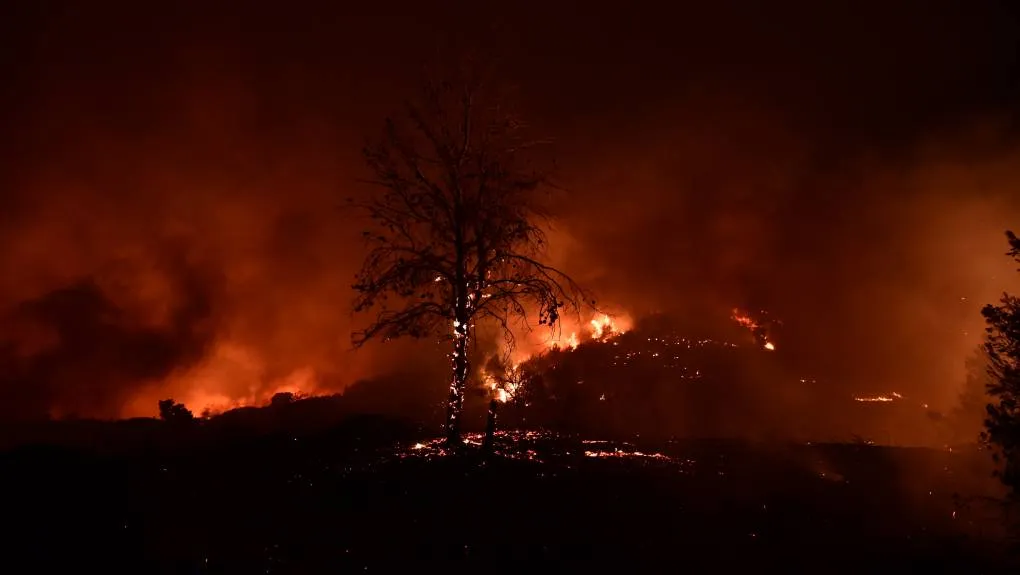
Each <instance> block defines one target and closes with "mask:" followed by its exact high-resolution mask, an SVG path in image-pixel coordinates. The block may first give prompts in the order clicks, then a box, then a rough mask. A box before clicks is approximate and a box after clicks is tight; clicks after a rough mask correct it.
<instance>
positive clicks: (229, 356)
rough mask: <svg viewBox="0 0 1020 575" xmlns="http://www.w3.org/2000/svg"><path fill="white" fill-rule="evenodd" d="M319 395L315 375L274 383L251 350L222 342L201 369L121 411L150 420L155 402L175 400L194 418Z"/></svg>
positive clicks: (173, 378) (305, 372) (179, 375)
mask: <svg viewBox="0 0 1020 575" xmlns="http://www.w3.org/2000/svg"><path fill="white" fill-rule="evenodd" d="M319 389H320V386H319V374H318V373H316V371H315V370H314V369H313V368H311V367H302V368H299V369H296V370H294V371H292V372H290V373H288V374H287V375H285V376H283V377H279V378H274V377H271V376H270V375H269V369H268V366H267V365H266V364H265V362H264V361H262V359H261V358H260V357H259V355H258V354H256V353H255V352H254V350H252V349H250V348H248V347H246V346H243V345H239V344H236V343H232V342H220V343H218V344H217V345H216V346H215V347H214V348H213V349H212V352H211V354H210V355H209V357H208V358H206V359H205V360H204V361H202V362H201V363H199V364H197V365H195V366H192V367H190V368H188V369H184V370H180V371H177V372H174V373H173V374H171V375H170V376H169V377H168V378H166V380H164V381H162V382H161V383H160V384H159V387H158V389H153V390H151V391H146V392H145V393H140V394H138V395H137V396H135V397H134V398H132V400H131V401H130V402H129V403H128V404H127V405H125V406H124V408H123V413H124V414H125V415H126V416H151V415H154V413H153V412H154V411H155V409H156V404H157V401H158V400H160V399H166V398H167V397H173V398H174V399H176V400H178V401H180V402H181V403H183V404H184V405H185V407H187V408H188V409H189V410H191V412H192V413H194V414H195V415H203V414H209V415H215V414H218V413H223V412H224V411H229V410H231V409H236V408H239V407H257V406H261V405H267V404H268V403H269V402H270V400H271V399H272V397H273V396H274V395H276V394H277V393H284V392H289V393H293V394H295V395H298V396H307V395H314V394H315V393H316V392H317V391H318V390H319Z"/></svg>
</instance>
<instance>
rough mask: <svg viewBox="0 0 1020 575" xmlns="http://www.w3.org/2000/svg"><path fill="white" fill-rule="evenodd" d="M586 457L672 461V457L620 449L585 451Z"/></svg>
mask: <svg viewBox="0 0 1020 575" xmlns="http://www.w3.org/2000/svg"><path fill="white" fill-rule="evenodd" d="M584 456H585V457H618V458H625V457H645V458H649V459H663V460H667V461H668V460H671V459H672V458H671V457H670V456H668V455H663V454H661V453H643V452H641V451H624V450H622V449H619V448H616V449H613V450H612V451H585V452H584Z"/></svg>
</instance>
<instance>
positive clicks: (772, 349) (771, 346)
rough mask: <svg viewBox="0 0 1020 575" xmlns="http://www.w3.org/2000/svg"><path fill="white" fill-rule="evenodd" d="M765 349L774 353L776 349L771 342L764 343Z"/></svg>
mask: <svg viewBox="0 0 1020 575" xmlns="http://www.w3.org/2000/svg"><path fill="white" fill-rule="evenodd" d="M765 349H767V350H769V351H774V350H775V349H776V345H775V344H774V343H772V342H771V341H766V342H765Z"/></svg>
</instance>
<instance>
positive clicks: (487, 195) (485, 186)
mask: <svg viewBox="0 0 1020 575" xmlns="http://www.w3.org/2000/svg"><path fill="white" fill-rule="evenodd" d="M485 88H486V86H485V85H484V83H483V82H481V81H479V80H478V79H477V78H466V79H465V78H461V79H458V81H442V82H426V83H425V85H424V88H423V90H422V91H421V94H420V97H419V98H417V99H415V100H413V101H410V102H408V103H407V105H406V110H405V113H404V114H402V115H400V116H399V117H397V118H390V119H388V120H387V121H386V123H385V131H384V134H383V137H382V138H381V139H380V140H379V141H377V142H374V143H372V144H369V145H367V146H366V147H365V148H364V150H363V155H364V158H365V161H366V163H367V165H368V167H369V169H370V170H371V173H372V175H373V179H372V180H371V181H370V183H372V184H374V185H375V190H376V193H374V194H373V195H371V196H370V197H369V198H368V199H367V200H365V201H361V202H355V206H356V207H358V208H361V209H362V210H363V211H364V212H365V213H366V214H367V216H368V218H369V220H370V221H371V224H372V225H371V229H370V230H367V231H365V232H364V237H365V239H366V241H367V242H368V243H369V247H370V250H369V253H368V255H367V256H366V258H365V261H364V263H363V266H362V268H361V271H360V272H359V273H358V275H357V277H356V283H355V284H354V289H355V291H356V292H357V297H356V299H355V310H356V311H358V312H364V311H369V310H372V311H375V312H376V316H375V319H374V321H373V322H372V324H371V325H370V326H369V327H368V328H366V329H365V330H363V331H360V332H357V333H355V334H354V336H353V341H354V344H355V345H356V346H361V345H363V344H364V343H365V342H366V341H368V340H370V339H373V338H381V339H383V340H389V339H392V338H397V337H401V336H412V337H429V336H440V337H443V338H444V339H447V340H448V341H452V347H453V349H452V352H451V355H450V359H451V370H452V377H451V381H450V387H449V398H448V402H447V416H446V429H445V431H446V437H447V440H448V441H449V443H450V444H451V445H452V444H458V443H459V442H460V415H461V410H462V407H463V399H464V392H465V388H466V384H467V380H468V377H469V369H470V366H469V360H468V350H469V346H470V344H471V341H472V338H473V335H474V333H475V332H474V330H475V326H476V324H477V323H478V322H493V323H495V324H496V325H498V326H499V327H501V328H502V330H503V333H504V335H505V337H506V338H507V345H508V347H512V346H513V335H512V331H511V328H512V325H513V324H515V323H522V324H524V325H528V317H529V314H531V316H532V317H534V316H535V315H537V319H538V324H540V325H548V326H554V325H556V324H557V322H558V320H559V319H560V316H561V314H562V313H563V312H564V311H565V310H573V311H574V312H579V311H580V306H581V305H582V303H583V302H584V301H585V295H584V293H583V291H582V290H581V288H580V287H579V286H578V285H577V283H575V282H574V280H572V279H571V278H570V277H569V276H567V275H566V274H565V273H563V272H562V271H560V270H558V269H556V268H554V267H552V266H550V265H548V264H546V263H543V261H542V260H543V257H542V256H543V254H544V251H545V248H546V234H545V232H544V228H543V226H544V224H546V223H548V221H549V214H548V212H547V210H546V209H545V207H544V202H543V194H544V193H545V192H547V191H548V190H549V189H551V188H552V187H553V186H551V182H550V176H551V170H549V169H545V168H542V167H540V166H541V165H542V162H541V159H542V155H541V151H540V148H541V147H542V144H544V143H545V142H543V141H540V140H534V139H528V138H527V136H526V133H527V129H526V126H525V125H524V124H523V123H522V122H521V121H520V120H519V119H518V118H517V117H516V116H515V115H514V114H512V113H510V112H509V110H508V109H507V108H506V106H505V105H504V103H503V102H501V101H500V100H499V99H498V98H495V97H493V94H492V93H491V92H489V91H487V90H486V89H485Z"/></svg>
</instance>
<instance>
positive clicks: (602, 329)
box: [546, 314, 630, 350]
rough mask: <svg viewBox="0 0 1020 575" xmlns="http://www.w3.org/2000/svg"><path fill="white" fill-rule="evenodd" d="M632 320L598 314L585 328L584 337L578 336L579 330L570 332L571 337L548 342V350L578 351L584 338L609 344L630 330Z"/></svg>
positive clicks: (555, 337) (556, 337) (555, 338)
mask: <svg viewBox="0 0 1020 575" xmlns="http://www.w3.org/2000/svg"><path fill="white" fill-rule="evenodd" d="M629 324H630V320H629V319H627V318H620V317H612V316H609V315H606V314H596V315H595V317H593V318H592V319H591V321H589V322H588V324H587V325H586V326H584V328H585V330H586V331H587V333H584V332H582V335H580V336H579V335H578V332H579V330H573V331H571V332H570V336H569V337H567V338H562V337H561V336H559V335H556V336H554V337H552V338H551V339H549V340H548V341H547V342H546V348H547V349H561V350H566V349H577V346H578V345H580V344H581V341H582V338H583V339H585V340H592V341H598V342H603V343H605V342H607V341H610V340H612V339H613V338H615V337H616V336H619V335H621V334H624V333H626V332H627V330H628V329H629Z"/></svg>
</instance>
